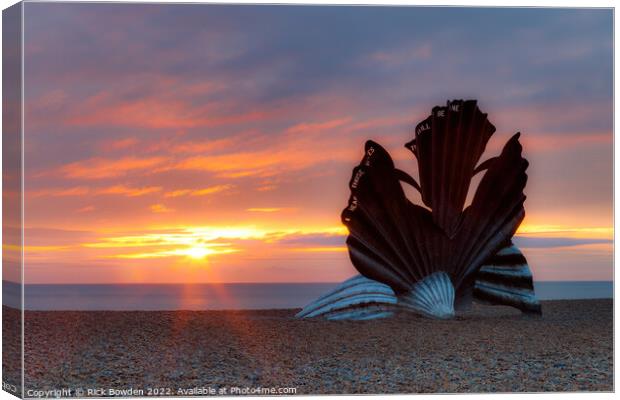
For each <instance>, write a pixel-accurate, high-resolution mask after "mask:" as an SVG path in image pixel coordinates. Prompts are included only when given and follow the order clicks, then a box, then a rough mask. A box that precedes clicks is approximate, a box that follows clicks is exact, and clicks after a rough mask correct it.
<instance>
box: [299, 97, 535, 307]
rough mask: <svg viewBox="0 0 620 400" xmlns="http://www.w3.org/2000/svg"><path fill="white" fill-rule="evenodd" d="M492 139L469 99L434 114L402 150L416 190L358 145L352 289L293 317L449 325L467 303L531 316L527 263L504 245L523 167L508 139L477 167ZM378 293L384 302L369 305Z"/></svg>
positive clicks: (346, 217)
mask: <svg viewBox="0 0 620 400" xmlns="http://www.w3.org/2000/svg"><path fill="white" fill-rule="evenodd" d="M494 132H495V127H494V126H493V125H492V124H491V123H490V122H489V121H488V119H487V114H484V113H482V112H481V111H480V109H479V108H478V106H477V103H476V101H474V100H469V101H462V100H455V101H449V102H448V103H447V105H446V106H445V107H434V108H433V110H432V113H431V115H430V116H429V117H428V118H426V119H425V120H424V121H422V122H421V123H419V124H418V125H417V126H416V129H415V137H414V139H413V140H411V141H410V142H408V143H407V144H406V145H405V146H406V147H407V148H408V149H410V150H411V151H412V152H413V154H414V156H415V158H416V159H417V163H418V171H419V183H418V181H416V180H415V179H414V178H413V177H411V176H410V175H408V174H407V173H405V172H403V171H401V170H399V169H396V168H395V166H394V162H393V161H392V158H391V157H390V155H389V154H388V153H387V151H386V150H385V149H384V148H383V147H381V146H380V145H379V144H378V143H375V142H373V141H368V142H366V145H365V154H364V157H363V159H362V161H361V162H360V164H359V165H358V166H357V167H356V168H355V169H354V170H353V175H352V178H351V181H350V182H349V188H350V190H351V196H350V198H349V203H348V205H347V207H346V208H345V209H344V211H343V212H342V222H343V223H344V224H345V225H346V226H347V228H348V229H349V236H348V238H347V241H346V243H347V246H348V249H349V255H350V258H351V261H352V263H353V265H354V266H355V268H356V269H357V270H358V271H359V272H360V274H361V275H362V277H360V279H361V280H358V281H354V282H357V283H356V284H355V285H353V286H351V284H350V282H349V281H347V282H345V283H343V284H342V285H341V287H339V288H337V289H336V290H335V291H334V292H333V293H331V294H328V295H326V296H323V298H322V299H319V300H321V301H322V303H321V304H322V307H323V311H322V312H318V311H317V302H313V303H311V304H309V305H308V306H307V307H306V308H305V309H304V310H302V312H301V313H300V314H299V316H302V317H303V316H308V315H309V314H312V316H319V315H323V316H326V317H329V316H330V315H340V316H342V315H344V316H346V319H360V318H363V319H366V318H372V317H384V316H387V315H389V314H390V313H391V312H393V311H394V310H395V309H407V310H410V311H415V312H418V313H421V314H423V315H427V316H431V317H435V318H450V317H452V316H453V315H454V310H455V306H456V307H463V306H467V305H468V304H469V303H471V301H472V299H476V300H480V301H483V302H487V303H491V304H505V305H511V306H514V307H517V308H519V309H521V310H522V311H524V312H531V313H540V303H539V302H538V300H537V299H536V297H535V296H534V292H533V284H532V275H531V272H530V270H529V267H528V265H527V262H526V261H525V258H524V257H523V255H522V254H521V252H520V251H519V250H518V249H517V248H516V247H515V246H514V245H512V242H511V238H512V236H513V235H514V233H515V231H516V230H517V228H518V226H519V224H520V223H521V221H522V220H523V218H524V216H525V210H524V208H523V202H524V200H525V195H524V194H523V189H524V187H525V184H526V181H527V175H526V173H525V170H526V169H527V167H528V162H527V161H526V160H525V159H524V158H523V157H522V155H521V151H522V147H521V144H520V143H519V133H517V134H515V135H514V136H513V137H512V138H511V139H510V140H508V142H507V143H506V144H505V146H504V148H503V150H502V151H501V154H500V155H499V156H497V157H493V158H491V159H489V160H486V161H484V162H482V163H479V161H480V157H481V156H482V154H483V152H484V150H485V147H486V144H487V142H488V141H489V139H490V137H491V136H492V135H493V133H494ZM481 172H484V176H483V177H482V179H481V180H480V183H479V185H478V187H477V189H476V191H475V194H474V197H473V200H472V203H471V205H470V206H468V207H466V208H464V206H465V201H466V197H467V193H468V190H469V187H470V184H471V181H472V178H473V176H474V175H476V174H477V173H481ZM401 183H404V184H409V185H411V186H413V187H414V188H415V189H417V190H418V191H419V192H420V194H421V197H422V201H423V203H424V205H425V206H426V207H428V208H426V207H423V206H421V205H416V204H413V203H412V202H411V201H410V200H409V199H408V198H407V197H406V195H405V192H404V190H403V187H402V185H401ZM354 279H357V278H354ZM386 288H387V289H389V290H390V291H391V293H392V294H391V296H388V298H389V301H387V300H385V296H384V297H381V296H377V293H385V292H386V290H385V289H386ZM334 293H336V296H333V294H334ZM338 293H340V294H339V295H338ZM373 296H374V297H373ZM309 310H310V311H312V310H314V314H313V313H312V312H308V311H309ZM334 313H335V314H334ZM357 317H359V318H357ZM335 319H342V318H335Z"/></svg>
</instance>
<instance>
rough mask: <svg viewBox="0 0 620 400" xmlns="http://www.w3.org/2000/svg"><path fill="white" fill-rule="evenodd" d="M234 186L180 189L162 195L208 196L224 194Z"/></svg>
mask: <svg viewBox="0 0 620 400" xmlns="http://www.w3.org/2000/svg"><path fill="white" fill-rule="evenodd" d="M233 187H234V185H231V184H225V185H216V186H211V187H207V188H204V189H180V190H173V191H171V192H166V194H164V196H165V197H180V196H208V195H211V194H215V193H220V192H224V191H226V190H229V189H232V188H233Z"/></svg>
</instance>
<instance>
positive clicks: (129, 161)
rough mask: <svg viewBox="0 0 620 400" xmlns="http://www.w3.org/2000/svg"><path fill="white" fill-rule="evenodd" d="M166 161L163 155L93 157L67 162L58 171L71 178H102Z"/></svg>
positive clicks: (148, 168)
mask: <svg viewBox="0 0 620 400" xmlns="http://www.w3.org/2000/svg"><path fill="white" fill-rule="evenodd" d="M165 161H166V158H163V157H146V158H139V157H131V156H130V157H124V158H120V159H106V158H101V157H95V158H91V159H88V160H84V161H78V162H74V163H71V164H67V165H65V166H63V167H61V168H60V172H61V173H62V175H64V176H65V177H67V178H72V179H104V178H115V177H119V176H124V175H127V174H128V173H129V172H135V171H142V172H144V171H145V170H150V169H151V168H153V167H155V166H158V165H161V164H163V163H164V162H165Z"/></svg>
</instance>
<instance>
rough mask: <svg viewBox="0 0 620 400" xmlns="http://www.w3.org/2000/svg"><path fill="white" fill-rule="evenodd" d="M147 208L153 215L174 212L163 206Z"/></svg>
mask: <svg viewBox="0 0 620 400" xmlns="http://www.w3.org/2000/svg"><path fill="white" fill-rule="evenodd" d="M149 208H150V210H151V211H153V212H154V213H169V212H173V211H174V210H173V209H172V208H168V207H166V206H165V205H163V204H153V205H152V206H150V207H149Z"/></svg>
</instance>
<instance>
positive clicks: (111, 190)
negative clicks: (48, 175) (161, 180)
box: [28, 185, 162, 197]
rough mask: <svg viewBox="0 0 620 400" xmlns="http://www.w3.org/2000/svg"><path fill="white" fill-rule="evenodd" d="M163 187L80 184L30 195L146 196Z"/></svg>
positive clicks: (38, 191) (34, 192) (35, 192)
mask: <svg viewBox="0 0 620 400" xmlns="http://www.w3.org/2000/svg"><path fill="white" fill-rule="evenodd" d="M161 189H162V188H161V187H160V186H148V187H141V188H135V187H129V186H124V185H115V186H110V187H103V188H88V187H85V186H78V187H73V188H69V189H42V190H37V191H33V192H30V193H29V194H28V195H29V196H33V197H45V196H50V197H67V196H86V195H112V194H119V195H123V196H128V197H137V196H144V195H146V194H150V193H155V192H159V191H160V190H161Z"/></svg>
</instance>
